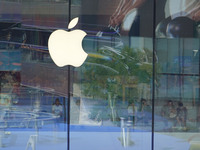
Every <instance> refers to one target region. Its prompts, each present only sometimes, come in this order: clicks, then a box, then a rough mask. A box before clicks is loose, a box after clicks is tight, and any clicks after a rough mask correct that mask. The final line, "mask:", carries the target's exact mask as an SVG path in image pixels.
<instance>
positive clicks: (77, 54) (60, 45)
mask: <svg viewBox="0 0 200 150" xmlns="http://www.w3.org/2000/svg"><path fill="white" fill-rule="evenodd" d="M77 23H78V17H77V18H74V19H73V20H72V21H71V22H70V23H69V25H68V29H71V28H73V27H74V26H75V25H76V24H77ZM86 35H87V34H86V33H85V32H84V31H82V30H72V31H65V30H61V29H59V30H56V31H54V32H53V33H51V35H50V37H49V40H48V48H49V53H50V56H51V58H52V59H53V61H54V63H55V64H56V65H57V66H58V67H63V66H66V65H72V66H74V67H79V66H81V65H82V64H83V63H84V61H85V59H86V58H87V55H88V54H87V53H86V52H85V51H84V50H83V48H82V41H83V38H84V37H85V36H86Z"/></svg>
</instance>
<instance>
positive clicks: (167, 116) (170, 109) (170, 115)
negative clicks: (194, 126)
mask: <svg viewBox="0 0 200 150" xmlns="http://www.w3.org/2000/svg"><path fill="white" fill-rule="evenodd" d="M161 115H162V117H164V124H165V128H169V127H168V122H169V121H170V122H172V126H174V125H175V121H176V109H175V106H174V104H173V102H172V101H171V100H168V101H167V104H165V105H164V106H163V107H162V109H161Z"/></svg>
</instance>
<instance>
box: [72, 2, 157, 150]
mask: <svg viewBox="0 0 200 150" xmlns="http://www.w3.org/2000/svg"><path fill="white" fill-rule="evenodd" d="M72 2H74V3H75V0H72ZM76 2H77V1H76ZM79 5H80V7H79V10H80V11H79V12H80V13H79V14H75V13H72V18H74V17H77V16H78V17H79V18H80V20H79V23H78V26H77V28H79V29H81V30H84V31H85V32H86V33H87V36H86V37H85V38H84V40H83V48H84V50H85V51H86V52H87V53H88V57H87V59H86V62H85V63H84V64H83V65H82V66H81V67H79V68H73V70H74V73H75V74H77V76H76V77H77V78H75V79H74V80H73V85H72V86H73V91H72V93H73V97H72V98H71V110H70V118H71V120H70V121H71V126H70V131H71V132H70V137H71V140H70V148H71V149H72V150H79V149H82V148H83V147H84V148H85V149H91V150H93V149H95V150H97V149H99V150H102V149H106V150H118V149H124V148H125V147H126V148H127V149H137V150H143V149H145V150H150V149H151V140H152V138H151V134H152V133H151V130H152V105H151V103H152V74H153V72H152V71H153V70H152V66H153V64H152V63H153V62H152V58H153V57H152V54H153V40H152V36H153V1H146V2H143V1H129V0H125V1H124V0H109V1H100V0H84V1H80V2H79ZM72 12H73V8H72ZM147 23H148V26H147Z"/></svg>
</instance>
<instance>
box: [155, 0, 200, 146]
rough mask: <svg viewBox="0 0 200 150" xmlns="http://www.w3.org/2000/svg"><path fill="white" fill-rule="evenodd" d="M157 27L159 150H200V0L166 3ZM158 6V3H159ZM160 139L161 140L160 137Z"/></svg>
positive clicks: (156, 87)
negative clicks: (162, 146) (161, 146)
mask: <svg viewBox="0 0 200 150" xmlns="http://www.w3.org/2000/svg"><path fill="white" fill-rule="evenodd" d="M162 3H163V4H164V5H165V7H164V9H159V8H158V9H157V12H156V15H159V14H160V13H164V14H165V17H164V18H163V19H162V20H161V21H160V22H159V23H158V25H157V26H156V31H155V32H156V43H155V47H156V49H155V50H156V54H157V57H158V61H157V62H155V66H156V69H155V70H156V72H155V73H156V78H155V79H156V82H155V83H156V84H155V91H154V92H155V115H154V116H155V131H156V132H155V150H159V149H160V148H159V145H160V143H163V141H164V140H165V139H164V137H168V138H169V140H168V141H167V142H165V143H167V145H165V146H164V149H182V150H183V149H184V150H188V149H190V150H195V149H200V145H199V137H200V136H199V75H200V74H199V48H200V43H199V7H200V1H199V0H177V1H173V0H166V1H162ZM156 5H157V6H158V5H159V4H158V1H157V2H156ZM158 137H160V138H158Z"/></svg>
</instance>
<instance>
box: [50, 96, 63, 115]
mask: <svg viewBox="0 0 200 150" xmlns="http://www.w3.org/2000/svg"><path fill="white" fill-rule="evenodd" d="M52 112H53V113H54V114H55V115H56V116H59V117H62V114H63V107H62V104H61V103H60V101H59V99H58V98H56V100H55V103H54V104H53V107H52Z"/></svg>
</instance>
